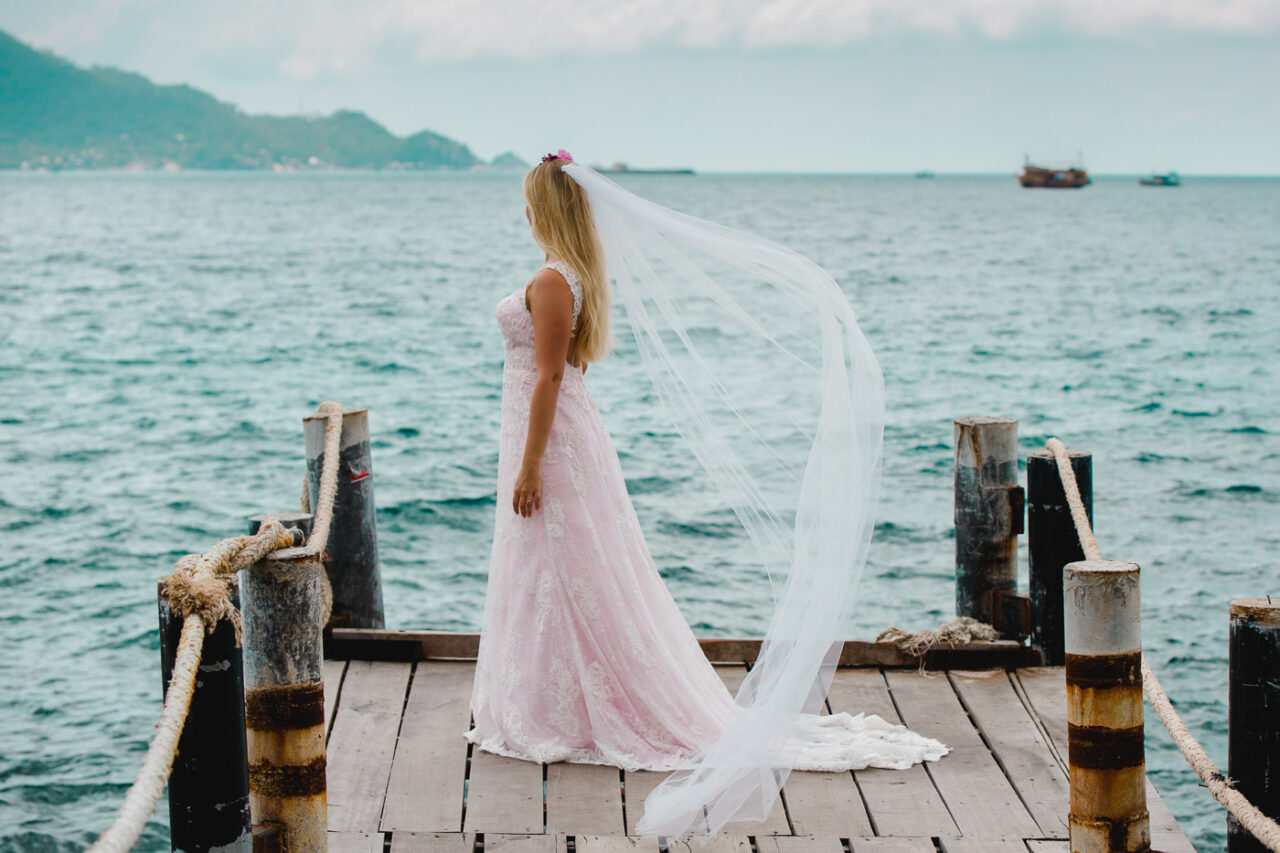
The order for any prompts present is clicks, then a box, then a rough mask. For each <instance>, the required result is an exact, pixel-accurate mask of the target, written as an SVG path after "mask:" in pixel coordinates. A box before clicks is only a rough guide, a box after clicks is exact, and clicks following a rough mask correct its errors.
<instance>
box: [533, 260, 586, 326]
mask: <svg viewBox="0 0 1280 853" xmlns="http://www.w3.org/2000/svg"><path fill="white" fill-rule="evenodd" d="M542 269H544V270H545V269H553V270H555V271H556V272H558V273H560V275H562V276H564V280H565V282H566V283H567V284H568V285H569V290H571V291H573V330H574V332H575V333H576V332H577V330H578V315H579V314H580V313H581V312H582V281H581V280H580V279H579V278H578V274H577V273H576V272H574V270H573V267H571V266H569V265H568V264H566V263H565V262H564V261H548V262H547V263H545V264H543V265H542Z"/></svg>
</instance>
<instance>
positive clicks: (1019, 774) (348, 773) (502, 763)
mask: <svg viewBox="0 0 1280 853" xmlns="http://www.w3.org/2000/svg"><path fill="white" fill-rule="evenodd" d="M335 633H341V634H344V635H345V637H343V638H341V639H340V640H339V641H337V642H333V643H330V654H331V656H333V655H335V654H337V655H340V656H343V657H347V656H351V657H359V658H364V659H361V660H328V661H326V662H325V673H324V675H325V697H324V700H325V719H326V725H327V731H328V820H329V824H328V825H329V850H330V851H333V853H348V851H351V853H355V851H360V853H384V851H388V850H389V851H390V853H415V852H416V851H443V853H477V851H481V850H483V851H488V853H493V851H496V850H498V849H502V850H504V851H508V853H624V851H626V853H657V851H658V842H657V839H655V838H645V837H639V836H636V835H635V825H636V822H637V821H638V820H639V819H640V817H641V815H642V814H643V810H644V798H645V796H646V795H647V794H648V793H649V791H651V790H652V789H653V787H654V786H655V785H657V784H658V783H659V782H660V781H661V780H662V779H663V778H664V776H665V774H663V773H654V772H635V773H631V772H624V771H622V770H619V769H618V768H614V767H604V766H599V765H589V764H568V763H557V764H550V765H540V764H533V763H531V762H525V761H518V760H515V759H510V758H504V757H501V756H496V755H493V754H491V753H487V752H484V751H482V750H479V749H475V748H473V747H472V746H471V744H469V743H467V741H466V740H465V739H464V738H463V736H462V733H463V732H464V731H465V730H466V729H467V728H468V727H469V725H470V711H469V701H470V696H471V683H472V678H473V674H474V669H475V664H474V647H475V635H465V634H459V635H445V634H429V633H425V632H422V633H415V632H352V631H347V632H335ZM359 634H364V635H365V636H364V638H363V639H362V638H361V637H360V636H359ZM1010 645H1012V644H1010ZM877 646H883V647H882V648H879V649H877V648H876V647H877ZM751 648H752V643H751V641H734V640H724V641H709V642H704V650H707V652H708V657H709V658H711V659H712V660H713V661H714V662H716V668H717V670H718V671H719V672H720V674H721V677H722V678H723V679H724V681H725V683H726V684H727V685H728V686H729V687H730V688H731V689H736V687H737V685H738V684H739V683H740V681H741V679H742V678H743V676H744V675H745V674H746V671H747V665H746V663H745V662H744V660H739V661H738V662H730V661H731V659H732V657H733V656H734V655H735V654H738V653H739V652H743V653H742V655H741V656H742V658H743V659H745V660H750V656H749V650H750V649H751ZM469 649H470V650H471V653H470V655H469V656H470V657H471V658H472V660H467V659H466V657H468V655H467V651H468V650H469ZM433 650H434V651H435V653H436V654H435V655H433V654H431V652H432V651H433ZM743 650H745V652H744V651H743ZM379 651H382V652H384V653H385V654H383V655H381V657H383V658H384V659H378V658H379V657H380V655H379ZM970 651H971V654H966V653H963V652H962V651H961V650H955V651H953V652H951V653H950V657H946V658H941V660H943V661H945V662H946V663H948V664H950V665H951V667H952V668H948V669H938V670H933V671H928V672H922V671H919V670H918V669H917V668H914V667H912V668H894V667H901V666H902V660H901V656H900V655H898V654H897V653H896V651H895V650H893V649H892V647H889V646H886V645H884V644H868V643H862V644H856V645H855V644H848V645H847V646H846V655H845V657H844V658H842V661H844V662H846V663H847V662H849V660H850V659H852V660H854V661H855V662H862V663H863V664H864V665H860V666H851V667H847V668H846V667H842V668H841V669H839V670H838V671H837V673H836V676H835V680H834V682H833V684H832V688H831V692H830V695H829V697H828V703H827V704H828V710H829V711H832V712H837V711H849V712H851V713H857V712H859V711H865V712H867V713H872V714H878V715H880V716H881V717H884V718H885V719H888V720H891V721H895V722H903V723H905V724H906V725H908V726H910V727H911V728H913V729H915V730H917V731H919V732H921V733H922V734H925V735H929V736H932V737H936V738H938V739H940V740H941V741H942V742H944V743H945V744H947V745H948V746H950V747H951V752H950V754H948V755H946V756H945V757H943V758H942V759H941V760H940V761H936V762H929V763H928V764H926V765H923V766H920V765H917V766H915V767H912V768H910V769H908V770H859V771H856V772H852V773H810V772H793V773H792V774H791V775H790V777H789V778H788V781H787V784H786V786H785V788H784V789H783V792H782V796H781V798H780V799H779V801H778V803H777V805H776V807H775V808H774V811H773V813H772V814H770V815H769V817H768V819H767V820H764V821H761V822H756V823H742V824H730V825H729V826H727V827H725V829H724V831H723V833H722V834H721V835H720V836H718V837H717V838H715V839H713V840H712V841H711V843H710V845H709V846H708V847H707V849H708V850H709V851H711V853H810V851H812V853H938V851H942V853H1014V851H1017V853H1067V849H1068V846H1067V842H1066V840H1065V839H1066V836H1067V809H1068V805H1067V804H1068V785H1067V763H1066V755H1065V751H1066V743H1067V739H1066V738H1067V732H1066V729H1067V723H1066V698H1065V687H1064V676H1063V670H1062V669H1061V668H1060V667H1025V666H1024V667H1016V666H1015V668H1006V667H1005V666H997V667H995V668H991V669H979V668H972V667H970V668H961V667H960V666H958V664H963V663H964V661H965V659H966V658H968V660H969V661H970V662H974V664H975V666H988V665H989V662H990V661H991V660H992V658H993V655H994V657H995V658H997V659H999V658H1000V657H1002V656H1003V658H1004V659H1005V660H1007V661H1013V662H1014V664H1015V665H1016V663H1017V662H1018V661H1019V660H1020V657H1019V656H1020V655H1021V654H1022V652H1021V651H1018V650H1015V649H1010V648H1008V647H1004V648H1003V649H1001V648H1000V644H984V645H983V646H982V648H975V649H972V650H970ZM934 662H935V663H936V660H935V661H934ZM1147 797H1148V809H1149V811H1150V813H1151V836H1152V839H1151V840H1152V849H1153V850H1157V851H1164V852H1165V853H1194V848H1193V847H1192V846H1191V844H1190V842H1188V840H1187V839H1186V837H1185V836H1184V835H1183V833H1182V831H1181V830H1180V829H1179V827H1178V825H1177V822H1176V821H1175V820H1174V818H1173V816H1172V815H1171V814H1170V813H1169V810H1168V809H1167V808H1166V807H1165V805H1164V803H1163V802H1162V801H1161V799H1160V796H1159V794H1158V793H1157V792H1156V790H1155V788H1154V787H1153V786H1152V785H1151V784H1150V782H1149V781H1148V783H1147Z"/></svg>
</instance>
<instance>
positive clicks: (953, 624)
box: [876, 616, 1000, 660]
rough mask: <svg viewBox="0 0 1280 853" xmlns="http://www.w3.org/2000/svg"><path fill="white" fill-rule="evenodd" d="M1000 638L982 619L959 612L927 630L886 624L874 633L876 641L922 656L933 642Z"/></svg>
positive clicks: (950, 644) (934, 643) (964, 641)
mask: <svg viewBox="0 0 1280 853" xmlns="http://www.w3.org/2000/svg"><path fill="white" fill-rule="evenodd" d="M998 639H1000V633H999V632H998V631H996V629H995V628H993V627H991V626H990V625H988V624H987V623H985V622H979V621H978V620H977V619H974V618H973V617H971V616H958V617H956V618H955V619H952V620H951V621H950V622H944V623H942V624H941V625H939V626H938V627H937V628H936V629H934V630H930V631H915V632H914V633H912V632H908V631H903V630H902V629H901V628H885V629H884V630H883V631H881V632H880V633H879V634H877V635H876V642H877V643H893V644H894V645H896V646H897V647H898V648H900V649H902V650H903V651H904V652H906V653H907V654H909V655H912V656H913V657H918V658H921V659H922V660H923V658H924V656H925V655H926V654H928V653H929V650H930V649H932V648H933V647H934V646H936V645H939V644H942V645H945V646H958V645H964V644H967V643H974V642H984V641H990V640H998Z"/></svg>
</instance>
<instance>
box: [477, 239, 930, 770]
mask: <svg viewBox="0 0 1280 853" xmlns="http://www.w3.org/2000/svg"><path fill="white" fill-rule="evenodd" d="M546 266H547V267H551V268H553V269H555V270H557V271H558V272H559V273H560V274H561V275H563V276H564V278H565V280H566V281H567V282H568V285H569V287H570V289H571V290H572V291H573V322H574V326H575V327H576V325H577V320H578V314H579V311H580V310H581V306H582V288H581V285H580V284H579V281H578V277H577V275H576V274H575V273H574V272H573V270H572V269H571V268H570V267H569V266H568V265H566V264H563V263H559V262H554V261H553V262H551V263H549V264H547V265H546ZM544 268H545V267H544ZM497 318H498V324H499V326H500V327H501V330H502V335H503V338H504V339H505V344H506V363H505V366H504V368H503V376H502V427H501V445H500V448H499V454H498V502H497V513H496V523H495V527H494V538H493V549H492V553H491V558H490V567H489V581H488V588H487V594H486V599H485V611H484V623H483V626H482V628H481V632H480V649H479V655H478V658H477V661H476V675H475V684H474V687H473V691H472V695H471V711H472V715H473V718H474V722H475V727H474V728H473V729H471V730H470V731H467V732H466V733H465V736H466V738H467V739H468V740H469V741H471V742H472V743H474V744H475V745H476V746H478V747H479V748H480V749H484V750H487V751H489V752H493V753H497V754H499V755H506V756H511V757H514V758H521V759H526V760H528V761H536V762H540V763H549V762H555V761H571V762H582V763H591V764H607V765H612V766H616V767H621V768H624V769H626V770H641V769H646V770H674V769H678V768H685V767H688V766H690V765H691V763H692V760H693V758H694V757H695V756H696V755H698V753H699V752H700V751H702V750H704V749H706V748H707V747H709V746H710V745H711V744H712V743H714V742H715V741H716V739H717V738H718V737H719V734H720V732H721V731H722V730H723V729H724V727H725V726H726V725H727V724H728V723H729V722H730V721H731V720H732V719H733V717H734V715H735V714H739V713H741V712H742V709H741V708H740V707H739V706H738V705H737V704H736V703H735V701H734V697H733V696H732V695H730V693H729V691H728V689H727V688H726V687H725V685H724V684H723V682H721V680H720V678H719V676H717V674H716V672H715V669H714V668H713V667H712V666H711V664H710V663H709V662H708V661H707V658H706V657H705V656H704V655H703V653H702V650H701V648H700V647H699V645H698V641H697V639H696V638H695V637H694V635H693V631H692V630H691V629H690V628H689V625H688V623H687V622H686V621H685V618H684V616H683V615H682V614H681V612H680V610H679V608H678V607H677V605H676V603H675V601H674V600H673V599H672V597H671V594H670V593H669V592H668V590H667V588H666V585H665V583H664V582H663V580H662V578H661V576H660V575H659V574H658V570H657V567H656V566H655V565H654V562H653V559H652V557H651V556H650V554H649V550H648V547H647V546H646V545H645V541H644V537H643V535H642V534H641V531H640V524H639V521H638V520H637V518H636V513H635V510H634V508H633V506H632V504H631V499H630V497H629V496H628V495H627V490H626V484H625V481H624V479H623V475H622V468H621V465H620V464H619V461H618V455H617V451H616V450H615V449H614V445H613V441H612V439H611V438H610V436H609V433H608V431H607V430H606V428H605V425H604V422H603V421H602V419H601V417H600V413H599V411H598V410H597V409H596V405H595V401H594V400H593V399H592V397H591V394H590V393H589V391H588V389H587V386H586V383H585V381H584V375H583V373H584V371H582V370H581V369H579V368H575V367H572V366H570V365H566V367H565V371H564V378H563V379H562V381H561V385H560V392H559V398H558V402H557V406H556V413H555V418H554V420H553V422H552V426H551V433H550V437H549V439H548V442H547V448H546V453H545V455H544V457H543V460H542V508H541V509H540V510H538V511H536V512H534V514H533V515H532V516H531V517H529V518H524V517H522V516H519V515H517V514H515V513H514V512H513V511H512V510H511V506H510V501H509V500H504V498H509V497H510V495H511V494H512V492H513V490H514V487H515V480H516V475H517V473H518V471H519V468H520V463H521V459H522V456H523V453H524V443H525V437H526V433H527V430H528V424H529V404H530V399H531V396H532V392H533V386H534V381H535V379H536V377H537V363H536V360H535V357H534V348H533V321H532V318H531V316H530V314H529V310H528V309H527V308H526V307H525V288H524V287H522V288H520V289H518V290H516V291H515V292H514V293H512V294H511V295H510V296H508V297H506V298H505V299H503V300H502V301H501V302H499V303H498V307H497ZM789 736H790V737H794V738H797V739H798V740H799V742H800V750H799V755H800V759H799V761H798V762H797V763H796V764H795V769H799V770H849V769H858V768H862V767H868V766H871V767H886V768H904V767H908V766H910V765H912V764H914V763H917V762H919V761H922V760H936V759H938V758H940V757H941V756H942V755H943V754H944V753H946V752H947V748H946V747H945V746H943V745H942V744H941V743H939V742H938V741H936V740H932V739H930V738H926V737H922V736H920V735H918V734H916V733H915V732H912V731H910V730H908V729H906V728H905V727H903V726H900V725H896V724H891V723H888V722H886V721H885V720H883V719H881V718H880V717H877V716H874V715H863V714H857V715H850V714H847V713H843V712H842V713H839V714H833V715H823V716H815V715H812V714H806V715H802V716H801V717H800V723H799V725H798V726H797V727H796V730H795V731H794V732H791V733H789Z"/></svg>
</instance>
